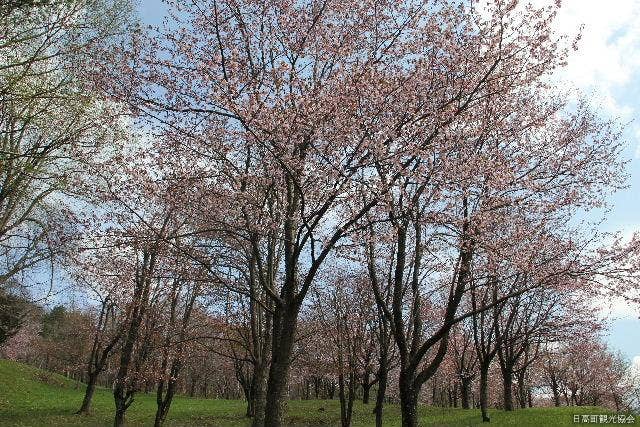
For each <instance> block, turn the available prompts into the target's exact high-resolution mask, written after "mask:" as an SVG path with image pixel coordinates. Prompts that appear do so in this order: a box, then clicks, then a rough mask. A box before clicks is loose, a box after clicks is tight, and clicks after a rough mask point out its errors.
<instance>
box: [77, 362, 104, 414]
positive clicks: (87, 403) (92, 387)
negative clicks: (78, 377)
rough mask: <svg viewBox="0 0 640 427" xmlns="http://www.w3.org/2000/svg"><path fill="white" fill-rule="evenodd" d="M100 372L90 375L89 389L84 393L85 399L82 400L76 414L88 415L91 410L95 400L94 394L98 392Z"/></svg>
mask: <svg viewBox="0 0 640 427" xmlns="http://www.w3.org/2000/svg"><path fill="white" fill-rule="evenodd" d="M98 374H99V373H98V372H92V373H91V374H90V375H89V380H88V382H87V389H86V390H85V391H84V399H82V405H81V406H80V409H78V412H76V414H88V413H89V410H90V409H91V400H92V399H93V393H94V392H95V391H96V383H97V382H98Z"/></svg>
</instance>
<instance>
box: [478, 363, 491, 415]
mask: <svg viewBox="0 0 640 427" xmlns="http://www.w3.org/2000/svg"><path fill="white" fill-rule="evenodd" d="M488 407H489V364H486V365H483V366H481V367H480V411H481V412H482V422H485V423H488V422H489V421H491V419H490V418H489V412H488Z"/></svg>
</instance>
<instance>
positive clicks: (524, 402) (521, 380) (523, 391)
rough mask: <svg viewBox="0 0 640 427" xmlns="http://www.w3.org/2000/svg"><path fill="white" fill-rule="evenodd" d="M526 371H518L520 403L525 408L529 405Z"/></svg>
mask: <svg viewBox="0 0 640 427" xmlns="http://www.w3.org/2000/svg"><path fill="white" fill-rule="evenodd" d="M524 377H525V374H524V372H519V373H518V401H519V402H518V403H520V408H522V409H524V408H526V407H527V390H526V387H525V385H524Z"/></svg>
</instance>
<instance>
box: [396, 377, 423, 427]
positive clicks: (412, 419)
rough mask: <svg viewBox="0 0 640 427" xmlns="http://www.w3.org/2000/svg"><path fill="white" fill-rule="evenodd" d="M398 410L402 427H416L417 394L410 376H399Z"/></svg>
mask: <svg viewBox="0 0 640 427" xmlns="http://www.w3.org/2000/svg"><path fill="white" fill-rule="evenodd" d="M399 386H400V410H401V412H402V427H418V392H419V389H418V390H416V388H415V387H414V384H413V379H412V375H410V374H407V373H405V374H403V373H401V374H400V381H399Z"/></svg>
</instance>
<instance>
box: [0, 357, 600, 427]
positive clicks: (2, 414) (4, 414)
mask: <svg viewBox="0 0 640 427" xmlns="http://www.w3.org/2000/svg"><path fill="white" fill-rule="evenodd" d="M83 391H84V390H83V385H82V384H78V383H76V382H74V381H70V380H68V379H67V378H65V377H63V376H61V375H57V374H53V373H49V372H45V371H41V370H39V369H36V368H33V367H30V366H27V365H24V364H20V363H16V362H12V361H8V360H0V426H16V427H18V426H38V427H40V426H92V427H93V426H109V425H111V424H112V416H113V410H114V404H113V396H112V395H111V392H110V390H105V389H99V390H97V391H96V394H95V396H94V402H93V410H92V414H91V415H88V416H82V415H73V412H74V411H75V410H77V409H78V407H79V405H80V402H81V401H82V396H83ZM372 407H373V406H372V405H362V404H361V403H359V402H358V403H357V404H356V405H355V408H354V419H353V426H354V427H356V426H357V427H365V426H367V427H368V426H371V425H373V423H374V418H373V416H372V415H371V409H372ZM320 408H324V410H323V411H322V410H320ZM155 409H156V406H155V399H154V396H153V395H145V394H140V395H138V396H136V399H135V401H134V403H133V404H132V405H131V407H130V408H129V411H128V412H127V422H128V425H130V426H143V425H152V424H153V417H154V414H155ZM244 411H245V403H244V402H242V401H238V400H211V399H193V398H188V397H182V396H180V397H176V398H175V399H174V402H173V405H171V410H170V412H169V416H168V419H167V422H166V425H168V426H221V427H222V426H224V427H227V426H229V427H235V426H243V427H244V426H249V425H250V422H249V421H248V420H247V418H245V417H244V416H243V414H244ZM419 412H420V420H421V425H425V426H476V425H482V423H481V422H480V411H479V410H475V409H474V410H463V409H453V408H434V407H421V408H420V410H419ZM601 413H609V412H608V411H606V410H603V409H602V408H594V407H580V408H575V407H574V408H530V409H521V410H517V411H514V412H503V411H498V410H491V411H490V415H491V418H492V422H491V424H490V425H491V426H518V427H527V426H531V427H533V426H536V427H537V426H570V425H574V423H573V414H601ZM339 423H340V409H339V403H338V401H337V400H333V401H328V400H310V401H309V400H307V401H290V402H289V411H288V415H287V424H286V425H287V426H326V425H332V426H334V425H339ZM387 425H388V426H399V425H400V411H399V408H398V406H396V405H388V406H387V407H386V409H385V426H387ZM485 426H486V424H485Z"/></svg>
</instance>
